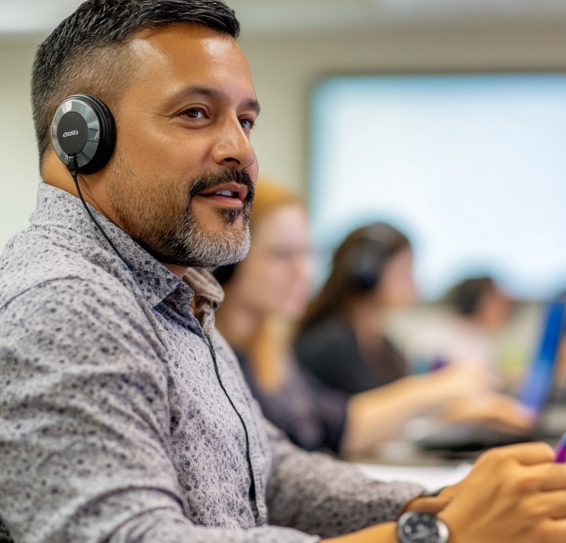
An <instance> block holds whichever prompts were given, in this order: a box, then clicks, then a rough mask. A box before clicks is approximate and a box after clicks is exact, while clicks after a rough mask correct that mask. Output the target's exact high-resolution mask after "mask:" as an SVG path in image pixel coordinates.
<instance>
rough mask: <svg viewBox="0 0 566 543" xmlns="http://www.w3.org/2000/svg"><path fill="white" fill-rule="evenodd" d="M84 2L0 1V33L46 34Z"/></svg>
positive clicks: (73, 0) (68, 0)
mask: <svg viewBox="0 0 566 543" xmlns="http://www.w3.org/2000/svg"><path fill="white" fill-rule="evenodd" d="M83 1H84V0H0V33H14V34H16V33H26V32H48V31H50V30H52V29H53V28H55V27H56V26H57V25H58V24H59V22H60V21H61V20H62V19H63V18H65V17H66V16H68V15H69V14H71V13H72V12H73V11H74V10H75V9H76V8H77V7H78V6H79V5H80V4H82V2H83Z"/></svg>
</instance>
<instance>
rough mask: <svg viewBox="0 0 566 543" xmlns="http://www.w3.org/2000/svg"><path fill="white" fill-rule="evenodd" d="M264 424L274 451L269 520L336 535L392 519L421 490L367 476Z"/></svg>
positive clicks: (304, 529)
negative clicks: (296, 444)
mask: <svg viewBox="0 0 566 543" xmlns="http://www.w3.org/2000/svg"><path fill="white" fill-rule="evenodd" d="M266 424H267V427H268V428H267V430H268V435H269V440H270V443H271V448H272V451H273V467H272V471H271V475H270V479H269V481H268V486H267V504H268V508H269V514H270V517H269V518H270V523H271V524H276V525H278V526H292V527H293V528H296V529H298V530H301V531H303V532H307V533H311V534H318V535H320V536H321V537H323V538H327V537H337V536H339V535H343V534H347V533H350V532H354V531H356V530H361V529H363V528H367V527H369V526H373V525H375V524H379V523H382V522H388V521H393V520H395V519H396V518H397V517H398V516H399V514H400V513H401V511H402V509H403V508H404V506H405V505H406V504H407V503H408V502H409V501H411V500H412V499H414V498H416V497H417V496H419V495H420V494H422V492H423V490H424V489H423V487H422V486H420V485H417V484H413V483H404V482H393V483H383V482H379V481H375V480H372V479H369V478H368V477H366V476H365V475H364V474H362V473H361V471H360V470H359V469H358V468H357V467H356V466H355V465H353V464H347V463H345V462H340V461H338V460H335V459H333V458H331V457H330V456H328V455H325V454H322V453H308V452H305V451H303V450H301V449H299V448H297V447H295V446H294V445H292V444H291V443H290V442H289V441H288V439H287V438H286V437H285V435H284V434H283V433H282V432H281V431H280V430H278V429H276V428H275V427H274V426H273V425H272V424H271V423H269V422H267V421H266Z"/></svg>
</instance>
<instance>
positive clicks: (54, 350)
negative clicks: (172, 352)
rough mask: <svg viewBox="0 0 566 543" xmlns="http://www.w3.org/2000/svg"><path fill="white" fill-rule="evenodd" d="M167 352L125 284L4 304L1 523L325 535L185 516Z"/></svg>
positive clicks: (263, 541) (77, 529)
mask: <svg viewBox="0 0 566 543" xmlns="http://www.w3.org/2000/svg"><path fill="white" fill-rule="evenodd" d="M161 355H163V347H162V346H161V344H160V343H159V341H158V339H157V337H156V335H155V333H154V332H153V330H152V328H151V325H150V324H149V321H148V320H147V318H146V317H145V316H144V314H143V313H142V310H141V309H138V306H136V304H135V302H133V300H132V299H131V298H130V297H129V295H128V293H127V291H125V289H123V288H118V287H117V288H116V289H114V290H113V289H111V288H108V287H103V286H101V285H94V284H92V283H91V282H89V281H83V280H81V279H65V280H57V281H53V282H50V283H46V284H44V285H42V286H40V287H36V288H33V289H31V290H28V291H27V292H25V293H23V294H21V295H19V296H18V297H17V298H15V299H13V300H11V301H10V302H9V303H8V304H7V305H5V306H4V307H2V308H0V519H1V521H2V523H3V524H4V525H5V526H6V528H7V529H8V531H9V533H10V535H11V537H12V539H14V540H15V541H18V542H22V543H26V542H37V541H42V542H46V543H49V542H53V543H55V542H61V541H65V542H74V541H77V542H81V543H90V542H95V541H108V542H110V543H122V542H124V543H125V542H132V543H133V542H136V543H138V542H139V543H146V542H148V543H149V542H156V541H158V542H159V543H169V542H171V543H172V542H175V543H184V542H187V543H189V542H190V543H201V542H202V543H205V542H206V543H221V542H222V543H275V542H278V543H307V542H313V541H317V540H318V538H316V537H311V536H309V535H307V534H305V533H301V532H299V531H297V530H293V529H285V528H279V527H272V526H263V527H258V528H254V529H251V530H247V531H244V530H237V529H215V528H208V527H202V526H196V525H194V524H192V523H191V522H190V521H189V520H188V518H187V517H186V515H185V508H186V507H187V506H186V503H185V502H184V500H183V497H182V495H181V492H180V490H179V485H178V481H177V474H176V471H175V468H174V465H173V462H172V460H171V458H170V455H169V448H168V447H169V445H168V444H169V438H170V436H169V428H170V414H169V402H168V386H167V373H166V370H165V367H164V364H163V363H162V361H161V358H160V356H161ZM0 531H1V530H0Z"/></svg>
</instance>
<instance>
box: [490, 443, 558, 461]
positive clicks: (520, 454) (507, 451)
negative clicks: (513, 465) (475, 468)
mask: <svg viewBox="0 0 566 543" xmlns="http://www.w3.org/2000/svg"><path fill="white" fill-rule="evenodd" d="M482 457H484V458H488V457H489V458H509V459H513V460H516V461H517V462H519V463H520V464H523V465H525V466H529V465H533V464H542V463H544V462H552V461H553V460H554V451H553V449H552V447H551V446H550V445H548V444H547V443H520V444H518V445H507V446H505V447H498V448H496V449H492V450H491V451H488V452H487V453H484V455H482ZM480 458H481V457H480Z"/></svg>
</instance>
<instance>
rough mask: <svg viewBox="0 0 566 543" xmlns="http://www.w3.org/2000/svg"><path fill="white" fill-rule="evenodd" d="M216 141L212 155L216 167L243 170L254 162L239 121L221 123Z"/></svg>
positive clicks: (246, 137)
mask: <svg viewBox="0 0 566 543" xmlns="http://www.w3.org/2000/svg"><path fill="white" fill-rule="evenodd" d="M218 140H219V141H218V143H217V144H216V145H215V147H214V149H213V153H212V154H213V159H214V161H215V162H216V163H217V164H218V165H220V166H225V167H228V168H235V169H243V168H247V167H249V166H251V165H252V164H253V163H254V162H255V161H256V156H255V151H254V149H253V147H252V145H251V143H250V140H249V138H248V135H247V134H246V132H245V131H244V129H243V128H242V125H241V124H240V121H239V119H230V120H227V121H226V122H225V123H223V125H222V127H221V130H220V133H219V138H218Z"/></svg>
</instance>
